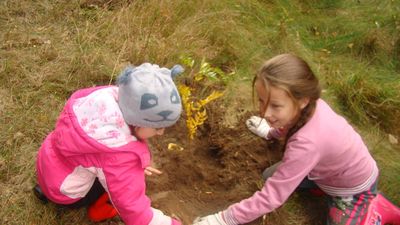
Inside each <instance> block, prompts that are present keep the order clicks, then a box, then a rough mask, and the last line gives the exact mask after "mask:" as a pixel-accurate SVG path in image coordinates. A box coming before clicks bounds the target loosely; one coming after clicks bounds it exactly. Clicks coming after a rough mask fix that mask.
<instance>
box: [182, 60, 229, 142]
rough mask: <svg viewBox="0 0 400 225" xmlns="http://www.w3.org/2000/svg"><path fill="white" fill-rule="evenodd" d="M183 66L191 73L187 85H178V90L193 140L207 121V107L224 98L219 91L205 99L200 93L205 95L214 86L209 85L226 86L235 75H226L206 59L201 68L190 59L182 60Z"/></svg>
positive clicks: (214, 91) (213, 92)
mask: <svg viewBox="0 0 400 225" xmlns="http://www.w3.org/2000/svg"><path fill="white" fill-rule="evenodd" d="M182 64H184V65H185V67H187V68H189V70H190V71H189V75H188V80H187V82H186V84H181V85H178V90H179V93H180V94H181V97H182V102H183V108H184V111H185V115H186V127H187V129H188V133H189V138H190V139H191V140H192V139H193V138H194V137H195V135H196V132H197V128H198V127H199V126H201V125H202V124H204V122H205V121H206V120H207V110H206V108H205V105H207V104H208V103H210V102H211V101H214V100H216V99H218V98H220V97H221V96H223V91H219V90H212V91H211V93H210V94H208V95H206V97H204V98H203V97H202V96H200V94H198V93H204V90H205V89H206V88H205V87H206V86H212V85H210V84H209V85H207V83H211V84H212V83H218V82H221V81H222V82H223V84H226V82H227V81H228V79H229V76H230V75H232V74H233V73H229V74H226V73H225V72H223V71H222V70H221V69H219V68H216V67H212V66H211V65H210V64H209V63H207V62H206V61H205V60H204V59H203V60H202V61H201V63H200V65H199V67H196V62H195V61H194V60H193V59H192V58H190V57H185V58H182ZM220 86H223V85H220ZM203 95H204V94H203Z"/></svg>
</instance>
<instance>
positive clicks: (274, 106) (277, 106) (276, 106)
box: [271, 104, 282, 108]
mask: <svg viewBox="0 0 400 225" xmlns="http://www.w3.org/2000/svg"><path fill="white" fill-rule="evenodd" d="M271 107H272V108H280V107H282V106H281V105H276V104H272V105H271Z"/></svg>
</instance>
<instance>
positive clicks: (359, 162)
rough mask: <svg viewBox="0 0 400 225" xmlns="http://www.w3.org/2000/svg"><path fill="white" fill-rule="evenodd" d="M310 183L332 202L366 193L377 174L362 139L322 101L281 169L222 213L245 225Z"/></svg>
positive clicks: (292, 143)
mask: <svg viewBox="0 0 400 225" xmlns="http://www.w3.org/2000/svg"><path fill="white" fill-rule="evenodd" d="M306 176H307V177H308V179H310V180H313V181H314V182H315V183H316V184H317V185H318V186H319V187H320V188H321V189H322V190H323V191H325V192H326V193H327V194H330V195H332V196H342V197H345V196H351V195H354V194H357V193H361V192H363V191H366V190H367V189H368V188H369V187H370V186H371V185H372V184H373V183H374V182H375V181H376V179H377V176H378V168H377V166H376V162H375V160H374V159H373V158H372V156H371V155H370V153H369V152H368V149H367V147H366V146H365V144H364V142H363V140H362V139H361V137H360V135H359V134H358V133H357V132H356V131H355V130H354V129H353V128H352V127H351V125H350V124H348V123H347V121H346V120H345V119H344V118H343V117H341V116H339V115H337V114H336V113H335V112H334V111H333V110H332V109H331V108H330V107H329V106H328V104H326V103H325V102H324V101H323V100H322V99H320V100H318V102H317V108H316V110H315V112H314V114H313V116H312V118H311V119H310V120H309V121H308V122H307V123H306V124H305V125H304V126H303V127H302V128H301V129H300V130H299V131H297V132H296V133H295V134H294V135H293V136H291V137H290V138H289V140H288V143H287V146H286V150H285V153H284V156H283V159H282V163H281V164H280V165H279V166H278V168H277V170H276V171H275V173H274V174H273V175H272V176H271V177H270V178H268V179H267V180H266V182H265V184H264V187H263V188H262V189H261V190H260V191H257V192H256V193H254V195H253V196H251V197H249V198H247V199H244V200H242V201H241V202H239V203H236V204H233V205H231V206H230V207H229V208H228V209H227V210H225V211H224V217H225V219H226V220H227V224H229V225H231V224H244V223H248V222H250V221H252V220H255V219H256V218H258V217H260V216H262V215H264V214H266V213H269V212H271V211H273V210H274V209H276V208H278V207H280V206H281V205H282V204H283V203H284V202H285V201H286V200H287V199H288V197H289V196H290V195H291V194H292V193H293V191H294V190H295V189H296V187H297V186H298V185H299V184H300V183H301V181H302V180H303V179H304V178H305V177H306Z"/></svg>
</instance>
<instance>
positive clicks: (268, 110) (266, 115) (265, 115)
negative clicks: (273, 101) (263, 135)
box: [263, 106, 271, 118]
mask: <svg viewBox="0 0 400 225" xmlns="http://www.w3.org/2000/svg"><path fill="white" fill-rule="evenodd" d="M263 117H264V118H270V117H271V107H269V106H267V109H266V110H265V112H264V115H263Z"/></svg>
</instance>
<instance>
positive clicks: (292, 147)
mask: <svg viewBox="0 0 400 225" xmlns="http://www.w3.org/2000/svg"><path fill="white" fill-rule="evenodd" d="M318 160H319V154H318V152H317V151H315V147H314V145H313V143H311V142H310V141H307V140H299V139H297V140H291V141H290V142H289V143H288V145H287V147H286V150H285V155H284V157H283V159H282V163H281V164H280V165H279V167H278V168H277V170H276V171H275V173H274V174H273V175H272V176H271V177H270V178H268V179H267V180H266V182H265V184H264V186H263V188H262V189H261V190H260V191H257V192H256V193H254V194H253V196H251V197H249V198H247V199H244V200H242V201H240V202H239V203H236V204H233V205H231V206H230V207H229V208H228V209H227V210H226V211H225V212H224V215H226V216H228V217H230V218H227V219H228V221H233V222H232V223H231V224H245V223H248V222H251V221H253V220H255V219H257V218H258V217H260V216H262V215H264V214H267V213H269V212H271V211H273V210H274V209H276V208H278V207H280V206H281V205H282V204H283V203H284V202H285V201H286V200H287V199H288V198H289V196H290V195H291V194H292V193H293V191H294V190H295V189H296V188H297V186H298V185H299V184H300V183H301V181H302V180H303V179H304V178H305V177H306V176H307V175H308V174H309V172H310V171H311V170H312V168H313V167H314V166H315V165H316V164H317V162H318Z"/></svg>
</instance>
